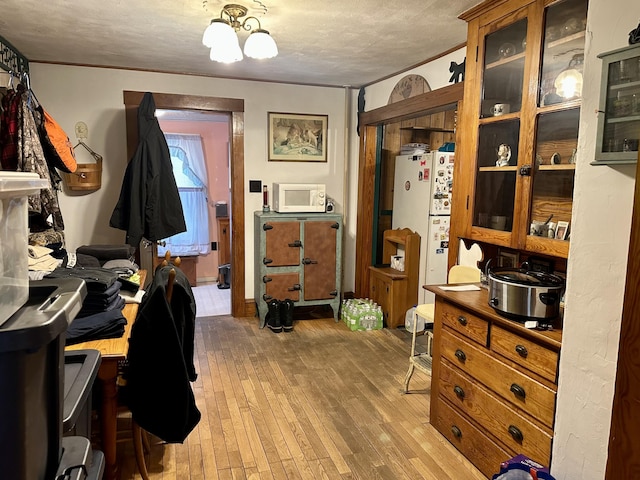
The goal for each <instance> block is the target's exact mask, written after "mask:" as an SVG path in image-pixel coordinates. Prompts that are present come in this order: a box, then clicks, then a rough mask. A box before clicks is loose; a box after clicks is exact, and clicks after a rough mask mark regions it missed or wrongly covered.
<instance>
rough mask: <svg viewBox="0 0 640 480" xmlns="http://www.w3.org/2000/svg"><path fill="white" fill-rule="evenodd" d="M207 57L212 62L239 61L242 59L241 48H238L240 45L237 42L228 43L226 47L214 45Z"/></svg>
mask: <svg viewBox="0 0 640 480" xmlns="http://www.w3.org/2000/svg"><path fill="white" fill-rule="evenodd" d="M209 58H210V59H211V60H213V61H214V62H220V63H234V62H239V61H240V60H242V50H240V45H238V44H237V43H236V45H228V46H226V47H222V46H220V45H214V46H213V47H212V48H211V53H210V54H209Z"/></svg>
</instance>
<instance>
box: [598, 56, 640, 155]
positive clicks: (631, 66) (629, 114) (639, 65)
mask: <svg viewBox="0 0 640 480" xmlns="http://www.w3.org/2000/svg"><path fill="white" fill-rule="evenodd" d="M598 58H601V59H602V83H601V86H600V105H599V112H598V137H597V145H596V148H597V150H596V159H595V161H594V162H592V165H615V164H625V163H635V162H637V161H638V139H639V138H640V45H639V44H636V45H631V46H629V47H625V48H620V49H618V50H614V51H612V52H607V53H603V54H601V55H598Z"/></svg>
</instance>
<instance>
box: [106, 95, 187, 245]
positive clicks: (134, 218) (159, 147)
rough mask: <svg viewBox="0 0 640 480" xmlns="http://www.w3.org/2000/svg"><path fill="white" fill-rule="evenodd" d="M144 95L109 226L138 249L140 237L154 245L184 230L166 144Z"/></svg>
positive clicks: (150, 97) (153, 107) (152, 105)
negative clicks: (132, 150)
mask: <svg viewBox="0 0 640 480" xmlns="http://www.w3.org/2000/svg"><path fill="white" fill-rule="evenodd" d="M155 111H156V104H155V102H154V101H153V95H151V93H149V92H147V93H145V94H144V98H143V99H142V102H140V106H139V107H138V135H139V138H140V141H139V143H138V148H137V150H136V153H135V154H134V156H133V158H132V159H131V161H130V162H129V165H127V170H126V172H125V175H124V180H123V182H122V189H121V190H120V198H119V199H118V203H117V205H116V207H115V209H114V210H113V213H112V215H111V220H110V221H109V225H111V226H112V227H114V228H119V229H120V230H126V231H127V240H126V242H127V243H128V244H129V245H132V246H134V247H137V246H138V244H139V243H140V240H141V239H142V237H144V238H146V239H147V240H150V241H152V242H155V241H156V240H161V239H163V238H167V237H170V236H172V235H175V234H177V233H181V232H185V231H186V230H187V227H186V224H185V221H184V215H183V213H182V203H181V202H180V196H179V194H178V187H177V186H176V180H175V178H174V176H173V167H172V165H171V156H170V154H169V147H168V146H167V141H166V139H165V137H164V134H163V133H162V130H161V129H160V125H159V124H158V120H157V119H156V117H155Z"/></svg>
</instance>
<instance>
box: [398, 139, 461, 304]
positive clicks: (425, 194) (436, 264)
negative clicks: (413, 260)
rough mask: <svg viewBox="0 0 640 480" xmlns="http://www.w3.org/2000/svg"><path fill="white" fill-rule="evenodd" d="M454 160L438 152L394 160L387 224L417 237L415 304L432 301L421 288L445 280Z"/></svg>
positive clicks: (448, 154) (405, 156)
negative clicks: (389, 211) (405, 229)
mask: <svg viewBox="0 0 640 480" xmlns="http://www.w3.org/2000/svg"><path fill="white" fill-rule="evenodd" d="M454 160H455V154H454V153H453V152H438V151H433V152H429V153H426V154H424V155H399V156H397V157H396V170H395V175H394V189H393V217H392V222H391V225H392V228H394V229H396V228H409V229H411V230H413V231H415V232H416V233H418V234H419V235H420V260H419V261H420V274H419V275H420V278H419V280H418V303H434V301H435V296H434V295H433V294H432V293H431V292H427V291H426V290H425V289H424V288H422V286H423V285H429V284H436V283H446V281H447V257H448V250H449V225H450V221H449V220H450V215H451V193H452V187H453V162H454Z"/></svg>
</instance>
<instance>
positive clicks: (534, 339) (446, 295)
mask: <svg viewBox="0 0 640 480" xmlns="http://www.w3.org/2000/svg"><path fill="white" fill-rule="evenodd" d="M428 288H429V290H430V291H432V292H434V293H435V294H436V305H435V315H434V328H433V337H434V340H435V341H434V350H433V369H432V378H433V380H432V384H431V395H432V396H431V407H430V420H429V421H430V422H431V424H432V425H433V426H434V427H435V428H436V429H437V430H438V431H439V432H440V433H442V434H443V435H444V436H445V437H446V438H447V439H448V440H449V441H450V442H451V443H452V444H453V445H454V446H455V447H456V448H457V449H458V450H460V452H462V453H463V454H464V455H465V456H466V457H467V458H468V459H469V460H470V461H471V462H472V463H473V464H474V465H475V466H476V467H478V469H480V470H481V471H482V473H484V474H485V475H487V476H488V477H491V475H493V474H495V473H497V472H498V470H499V467H500V463H501V462H503V461H505V460H507V459H509V458H511V457H514V456H516V455H518V454H524V455H526V456H528V457H529V458H531V459H533V460H535V461H536V462H538V463H540V464H542V465H546V466H549V465H550V462H551V451H552V440H553V427H554V424H555V404H556V393H557V381H558V360H559V357H560V346H561V337H562V332H561V331H560V330H551V331H539V330H529V329H526V328H525V327H524V325H522V324H520V323H517V322H513V321H511V320H508V319H506V318H503V317H502V316H500V315H498V314H497V313H496V312H495V311H494V310H493V309H492V308H491V307H490V306H489V305H488V303H487V291H486V290H484V289H481V290H479V291H472V292H453V291H445V290H441V289H440V288H438V287H428Z"/></svg>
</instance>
